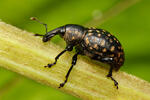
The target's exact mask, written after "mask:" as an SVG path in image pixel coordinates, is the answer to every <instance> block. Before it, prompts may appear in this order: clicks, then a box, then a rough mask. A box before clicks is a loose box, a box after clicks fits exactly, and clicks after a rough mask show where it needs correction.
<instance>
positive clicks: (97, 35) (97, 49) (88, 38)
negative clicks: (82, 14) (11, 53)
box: [82, 29, 124, 70]
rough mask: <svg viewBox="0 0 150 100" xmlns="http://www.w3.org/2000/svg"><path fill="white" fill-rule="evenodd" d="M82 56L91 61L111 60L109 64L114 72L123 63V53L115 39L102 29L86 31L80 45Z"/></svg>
mask: <svg viewBox="0 0 150 100" xmlns="http://www.w3.org/2000/svg"><path fill="white" fill-rule="evenodd" d="M82 45H84V54H85V55H86V56H89V57H90V58H92V59H95V60H99V61H102V62H106V63H107V61H103V60H102V58H113V61H112V62H109V64H111V65H114V67H115V68H116V70H118V69H119V68H120V66H122V65H123V63H124V52H123V49H122V46H121V44H120V42H119V41H118V40H117V38H116V37H114V36H113V35H111V34H110V33H109V32H107V31H105V30H102V29H88V30H87V33H86V35H85V37H84V41H83V43H82Z"/></svg>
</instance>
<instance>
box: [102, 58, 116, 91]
mask: <svg viewBox="0 0 150 100" xmlns="http://www.w3.org/2000/svg"><path fill="white" fill-rule="evenodd" d="M102 61H104V62H107V63H110V65H111V66H110V69H109V72H108V75H107V77H110V78H111V80H112V81H114V84H115V86H116V87H117V89H118V82H117V81H116V80H115V79H114V78H113V77H112V71H113V65H112V64H111V62H112V61H113V58H102Z"/></svg>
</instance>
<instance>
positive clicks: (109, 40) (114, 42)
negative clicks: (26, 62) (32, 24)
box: [31, 17, 125, 89]
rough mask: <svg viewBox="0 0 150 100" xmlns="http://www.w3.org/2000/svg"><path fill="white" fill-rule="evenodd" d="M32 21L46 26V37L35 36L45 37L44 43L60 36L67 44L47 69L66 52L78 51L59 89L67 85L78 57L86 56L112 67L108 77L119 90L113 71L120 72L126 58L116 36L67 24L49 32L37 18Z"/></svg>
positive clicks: (100, 30)
mask: <svg viewBox="0 0 150 100" xmlns="http://www.w3.org/2000/svg"><path fill="white" fill-rule="evenodd" d="M31 19H32V20H35V21H37V22H39V23H40V24H43V25H44V26H45V28H46V34H45V35H40V34H35V36H43V39H42V41H43V42H47V41H49V40H50V39H51V38H52V37H54V36H55V35H60V36H61V37H62V38H63V39H64V40H65V41H66V44H67V46H66V48H65V49H64V50H63V51H62V52H60V53H59V54H58V55H57V56H56V57H55V61H54V63H51V64H47V65H46V66H45V67H48V68H50V67H52V66H53V65H55V64H56V63H57V60H58V59H59V57H60V56H61V55H62V54H64V53H65V52H66V51H72V50H73V47H75V49H76V53H75V55H74V56H73V57H72V64H71V67H70V69H69V70H68V72H67V74H66V76H65V81H64V82H63V83H61V84H60V86H59V88H61V87H63V86H64V85H65V84H66V83H67V81H68V77H69V75H70V72H71V70H72V68H73V66H74V65H76V62H77V56H78V55H85V56H88V57H90V58H91V59H93V60H97V61H100V62H103V63H106V64H109V65H110V69H109V72H108V74H107V77H109V78H111V80H112V81H113V82H114V85H115V86H116V88H117V89H118V82H117V81H116V80H115V79H114V78H113V77H112V72H113V70H115V71H118V70H119V69H120V67H121V66H122V65H123V64H124V60H125V57H124V50H123V48H122V46H121V43H120V42H119V40H118V39H117V38H116V37H115V36H113V35H112V34H110V33H109V32H108V31H106V30H103V29H97V28H85V27H83V26H81V25H76V24H67V25H64V26H61V27H58V28H56V29H53V30H51V31H49V32H47V24H45V23H43V22H41V21H39V20H38V19H37V18H35V17H32V18H31Z"/></svg>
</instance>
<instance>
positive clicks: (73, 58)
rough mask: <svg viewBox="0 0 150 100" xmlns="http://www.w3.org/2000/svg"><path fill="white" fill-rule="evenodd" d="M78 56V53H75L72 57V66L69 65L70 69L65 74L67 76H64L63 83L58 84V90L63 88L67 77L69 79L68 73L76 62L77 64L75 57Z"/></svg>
mask: <svg viewBox="0 0 150 100" xmlns="http://www.w3.org/2000/svg"><path fill="white" fill-rule="evenodd" d="M78 54H79V52H78V53H76V54H75V55H74V56H73V57H72V65H71V67H70V69H69V70H68V72H67V74H66V76H65V78H66V79H65V81H64V82H63V83H61V84H60V86H59V87H58V88H61V87H63V86H64V85H65V83H66V82H67V81H68V77H69V75H70V72H71V70H72V68H73V66H74V65H75V64H76V62H77V56H78Z"/></svg>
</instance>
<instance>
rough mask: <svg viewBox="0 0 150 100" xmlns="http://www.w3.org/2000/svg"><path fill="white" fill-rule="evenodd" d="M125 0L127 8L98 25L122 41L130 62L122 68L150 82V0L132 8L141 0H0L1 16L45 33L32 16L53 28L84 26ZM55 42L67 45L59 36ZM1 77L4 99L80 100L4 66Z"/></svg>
mask: <svg viewBox="0 0 150 100" xmlns="http://www.w3.org/2000/svg"><path fill="white" fill-rule="evenodd" d="M123 1H128V2H127V4H125V5H123V6H126V7H127V9H126V10H125V11H122V12H121V13H119V14H116V16H114V17H110V18H109V20H106V21H105V22H104V23H102V24H101V25H98V28H103V29H106V30H108V31H110V32H111V33H113V34H114V35H115V36H116V37H117V38H118V39H119V40H120V42H121V43H122V45H123V47H124V49H125V54H126V61H125V64H124V66H123V67H122V68H121V70H122V71H125V72H127V73H130V74H133V75H136V76H138V77H140V78H142V79H144V80H147V81H150V77H149V76H150V73H149V71H150V53H149V51H150V44H149V43H150V39H149V37H150V30H149V29H150V13H149V9H150V6H149V4H150V0H141V1H140V2H137V3H136V4H134V5H133V6H131V7H128V3H130V2H131V1H135V2H136V1H138V0H0V19H2V20H3V21H5V22H7V23H9V24H12V25H15V26H17V27H19V28H21V29H24V30H27V31H30V32H35V33H41V34H44V33H45V28H44V27H43V26H42V25H40V24H38V23H36V22H33V21H30V20H29V18H30V17H31V16H36V17H38V18H39V19H40V20H42V21H43V22H45V23H47V24H48V29H49V30H51V29H53V28H56V27H58V26H61V25H64V24H68V23H72V24H81V25H84V24H86V23H87V22H88V21H91V20H92V19H93V18H96V16H100V17H102V16H103V15H104V14H105V13H106V12H107V11H108V10H109V9H111V8H113V7H114V6H115V5H117V4H118V3H120V2H123ZM114 13H115V11H114ZM108 16H109V15H108ZM110 16H111V15H110ZM52 42H55V43H56V44H58V45H60V46H62V47H64V44H63V43H64V42H62V39H60V37H58V36H57V37H54V39H52ZM0 76H1V77H0V100H79V99H77V98H75V97H73V96H70V95H67V94H64V93H62V92H59V91H57V90H55V89H52V88H50V87H47V86H44V85H41V84H39V83H36V82H34V81H32V80H30V79H27V78H24V77H23V76H20V75H18V74H16V73H13V72H10V71H8V70H5V69H2V68H1V69H0Z"/></svg>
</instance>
